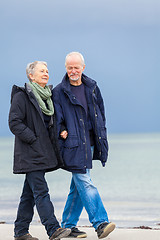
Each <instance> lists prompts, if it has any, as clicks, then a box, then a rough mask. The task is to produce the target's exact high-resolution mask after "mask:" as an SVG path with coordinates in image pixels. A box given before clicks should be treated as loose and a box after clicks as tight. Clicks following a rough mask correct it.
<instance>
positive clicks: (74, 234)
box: [68, 227, 87, 238]
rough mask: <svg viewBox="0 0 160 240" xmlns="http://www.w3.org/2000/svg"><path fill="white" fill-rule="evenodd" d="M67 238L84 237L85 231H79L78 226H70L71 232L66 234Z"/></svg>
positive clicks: (85, 235)
mask: <svg viewBox="0 0 160 240" xmlns="http://www.w3.org/2000/svg"><path fill="white" fill-rule="evenodd" d="M68 237H69V238H86V237H87V234H86V232H83V231H80V230H79V229H78V228H76V227H73V228H71V233H70V234H69V235H68Z"/></svg>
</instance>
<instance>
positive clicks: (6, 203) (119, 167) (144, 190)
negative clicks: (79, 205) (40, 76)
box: [0, 133, 160, 228]
mask: <svg viewBox="0 0 160 240" xmlns="http://www.w3.org/2000/svg"><path fill="white" fill-rule="evenodd" d="M108 141H109V158H108V161H107V164H106V167H102V166H101V163H100V161H94V162H93V169H92V170H91V178H92V181H93V182H94V184H95V186H96V187H97V188H98V190H99V193H100V195H101V197H102V201H103V203H104V206H105V208H106V210H107V213H108V216H109V220H110V221H112V222H115V223H116V225H117V227H119V228H126V227H131V228H132V227H139V226H149V227H152V228H160V225H159V224H160V215H159V212H160V190H159V182H160V175H159V172H160V161H159V159H160V150H159V146H160V133H153V134H148V133H146V134H109V135H108ZM13 148H14V137H1V138H0V158H1V161H0V183H1V184H0V222H5V223H8V224H13V223H14V220H15V218H16V211H17V207H18V203H19V199H20V195H21V191H22V186H23V181H24V177H25V176H24V175H19V174H18V175H15V174H13V173H12V172H13V170H12V168H13ZM46 179H47V182H48V186H49V189H50V196H51V200H52V202H53V204H54V208H55V214H56V216H57V218H58V220H59V221H61V216H62V212H63V208H64V205H65V201H66V198H67V195H68V192H69V186H70V180H71V173H69V172H67V171H64V170H62V169H59V170H56V171H54V172H50V173H46ZM32 224H40V220H39V216H38V214H37V211H36V210H35V215H34V219H33V222H32ZM78 225H79V226H91V224H90V222H89V220H88V216H87V213H86V211H85V209H84V210H83V212H82V215H81V217H80V221H79V224H78Z"/></svg>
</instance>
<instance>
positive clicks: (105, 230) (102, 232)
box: [96, 222, 116, 238]
mask: <svg viewBox="0 0 160 240" xmlns="http://www.w3.org/2000/svg"><path fill="white" fill-rule="evenodd" d="M115 227H116V225H115V224H114V223H107V222H105V223H101V224H100V225H99V227H98V228H97V230H96V232H97V235H98V238H105V237H107V236H108V235H109V234H110V233H111V232H112V231H113V230H114V229H115Z"/></svg>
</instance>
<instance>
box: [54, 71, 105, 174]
mask: <svg viewBox="0 0 160 240" xmlns="http://www.w3.org/2000/svg"><path fill="white" fill-rule="evenodd" d="M82 82H83V83H84V86H85V95H86V100H87V104H88V114H89V118H90V122H91V125H92V130H93V133H94V154H93V159H95V160H100V161H101V162H102V165H103V166H105V162H106V161H107V156H108V142H107V135H106V127H105V113H104V104H103V99H102V96H101V93H100V90H99V88H98V86H97V84H96V82H95V81H94V80H92V79H90V78H89V77H87V76H86V75H84V74H82ZM53 99H54V106H55V112H56V119H57V130H58V135H59V142H60V149H61V154H62V158H63V161H64V164H65V167H64V168H65V169H66V170H68V171H71V172H78V173H85V172H86V162H87V161H88V160H89V159H91V158H92V156H91V147H90V137H89V129H88V122H87V116H86V112H85V109H84V107H83V106H82V105H81V104H80V103H79V102H78V100H77V99H76V97H75V96H74V94H73V93H72V92H71V87H70V83H69V79H68V75H67V74H65V76H64V78H63V80H62V82H61V83H60V84H59V85H57V86H56V87H55V88H54V89H53ZM62 126H65V129H66V130H67V131H68V137H67V138H66V140H64V139H62V138H61V137H60V132H61V131H62Z"/></svg>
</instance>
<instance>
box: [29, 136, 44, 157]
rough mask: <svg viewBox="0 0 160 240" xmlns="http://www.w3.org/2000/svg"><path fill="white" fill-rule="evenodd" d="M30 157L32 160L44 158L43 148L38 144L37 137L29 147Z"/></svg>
mask: <svg viewBox="0 0 160 240" xmlns="http://www.w3.org/2000/svg"><path fill="white" fill-rule="evenodd" d="M30 155H31V157H33V158H39V157H42V156H44V152H43V148H42V146H41V144H40V141H39V138H38V137H37V139H36V141H34V142H33V143H32V144H31V145H30Z"/></svg>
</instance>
